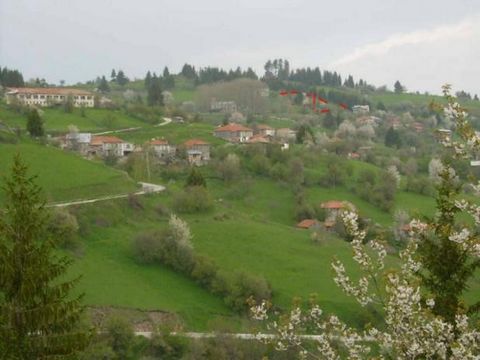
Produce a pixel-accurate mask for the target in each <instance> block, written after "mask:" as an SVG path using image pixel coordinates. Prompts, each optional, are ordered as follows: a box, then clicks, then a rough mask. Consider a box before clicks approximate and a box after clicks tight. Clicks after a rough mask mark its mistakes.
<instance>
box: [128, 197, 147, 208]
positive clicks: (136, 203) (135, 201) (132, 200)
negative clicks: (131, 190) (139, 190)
mask: <svg viewBox="0 0 480 360" xmlns="http://www.w3.org/2000/svg"><path fill="white" fill-rule="evenodd" d="M127 202H128V206H129V207H130V208H131V209H133V210H143V209H144V206H143V204H142V201H141V199H140V197H139V196H137V195H135V194H128V197H127Z"/></svg>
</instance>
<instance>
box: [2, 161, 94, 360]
mask: <svg viewBox="0 0 480 360" xmlns="http://www.w3.org/2000/svg"><path fill="white" fill-rule="evenodd" d="M4 190H5V202H4V209H3V211H2V216H0V274H1V276H0V324H1V326H0V354H1V356H2V358H4V359H22V360H23V359H25V360H26V359H47V358H55V359H66V358H71V357H72V356H74V355H75V353H76V352H77V351H80V350H82V349H84V348H85V347H86V345H87V343H88V340H89V337H90V334H88V332H85V331H82V330H81V329H80V328H79V326H78V325H79V320H80V316H81V314H82V310H83V307H82V305H81V303H80V300H81V296H72V295H71V294H70V291H71V290H72V289H73V288H74V286H75V284H76V283H77V281H78V279H75V280H70V281H69V280H65V277H64V276H65V273H66V271H67V269H68V267H69V265H70V263H71V260H69V259H67V258H65V257H60V256H58V255H56V253H55V252H54V250H55V247H56V244H55V241H54V240H53V239H51V238H49V236H48V233H47V232H46V223H47V219H48V218H47V216H48V215H47V212H46V210H45V207H44V205H45V203H44V201H43V200H42V196H41V190H40V188H39V187H38V185H36V183H35V178H33V177H29V176H28V175H27V167H26V166H25V164H24V163H23V162H22V161H21V159H20V157H19V156H18V155H17V156H16V157H15V159H14V162H13V167H12V173H11V175H10V177H9V178H7V179H6V181H5V185H4Z"/></svg>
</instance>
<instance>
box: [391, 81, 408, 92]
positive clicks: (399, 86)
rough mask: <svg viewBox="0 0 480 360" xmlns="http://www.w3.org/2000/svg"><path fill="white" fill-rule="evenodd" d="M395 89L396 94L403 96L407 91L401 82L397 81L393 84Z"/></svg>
mask: <svg viewBox="0 0 480 360" xmlns="http://www.w3.org/2000/svg"><path fill="white" fill-rule="evenodd" d="M393 89H394V91H395V94H401V93H403V92H404V91H405V88H404V87H403V85H402V84H400V81H398V80H397V81H395V84H393Z"/></svg>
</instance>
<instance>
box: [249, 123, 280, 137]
mask: <svg viewBox="0 0 480 360" xmlns="http://www.w3.org/2000/svg"><path fill="white" fill-rule="evenodd" d="M254 130H255V131H254V134H255V135H263V136H272V137H273V136H275V129H274V128H272V127H270V126H268V125H265V124H258V125H256V126H255V128H254Z"/></svg>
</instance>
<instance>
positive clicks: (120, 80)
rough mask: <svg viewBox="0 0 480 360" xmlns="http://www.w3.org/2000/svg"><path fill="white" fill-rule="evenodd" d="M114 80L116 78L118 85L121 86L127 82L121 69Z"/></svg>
mask: <svg viewBox="0 0 480 360" xmlns="http://www.w3.org/2000/svg"><path fill="white" fill-rule="evenodd" d="M116 80H117V84H118V85H120V86H123V85H125V84H126V83H128V82H129V80H128V78H127V77H126V76H125V73H124V72H123V70H118V73H117V78H116Z"/></svg>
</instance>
